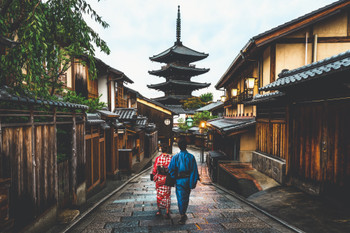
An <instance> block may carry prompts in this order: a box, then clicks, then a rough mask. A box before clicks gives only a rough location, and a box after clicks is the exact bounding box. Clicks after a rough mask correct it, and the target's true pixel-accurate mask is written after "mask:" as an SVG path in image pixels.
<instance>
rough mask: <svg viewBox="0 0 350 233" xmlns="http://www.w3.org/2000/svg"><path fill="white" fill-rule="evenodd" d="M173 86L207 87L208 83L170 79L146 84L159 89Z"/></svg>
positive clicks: (187, 87) (193, 88)
mask: <svg viewBox="0 0 350 233" xmlns="http://www.w3.org/2000/svg"><path fill="white" fill-rule="evenodd" d="M174 86H177V87H181V88H186V89H192V90H196V89H202V88H205V87H209V86H210V83H197V82H191V81H185V80H173V79H171V80H169V81H167V82H163V83H158V84H151V85H147V87H148V88H152V89H159V90H163V89H168V88H169V87H174Z"/></svg>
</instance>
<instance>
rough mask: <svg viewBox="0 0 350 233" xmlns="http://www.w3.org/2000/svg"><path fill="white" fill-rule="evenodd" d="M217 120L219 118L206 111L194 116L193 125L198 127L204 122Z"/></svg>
mask: <svg viewBox="0 0 350 233" xmlns="http://www.w3.org/2000/svg"><path fill="white" fill-rule="evenodd" d="M214 118H217V116H211V115H210V112H208V111H204V112H196V113H195V114H194V116H193V125H195V126H198V127H199V124H200V123H201V122H202V121H207V120H210V119H214Z"/></svg>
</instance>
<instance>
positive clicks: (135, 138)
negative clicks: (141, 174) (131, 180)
mask: <svg viewBox="0 0 350 233" xmlns="http://www.w3.org/2000/svg"><path fill="white" fill-rule="evenodd" d="M115 113H116V114H117V115H119V118H118V120H119V121H120V122H122V123H123V124H124V125H125V135H126V138H125V139H126V140H125V141H124V145H121V148H120V149H118V150H119V169H120V170H121V171H124V172H131V169H132V166H133V165H135V164H136V163H138V162H141V161H142V160H143V159H144V156H145V154H144V142H145V133H146V131H145V129H146V126H147V123H148V119H147V117H143V116H140V115H138V113H137V109H135V108H117V109H116V110H115Z"/></svg>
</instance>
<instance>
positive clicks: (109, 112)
mask: <svg viewBox="0 0 350 233" xmlns="http://www.w3.org/2000/svg"><path fill="white" fill-rule="evenodd" d="M97 112H99V113H100V114H101V115H102V116H105V117H110V118H117V117H119V115H118V114H115V113H114V112H111V111H108V110H97Z"/></svg>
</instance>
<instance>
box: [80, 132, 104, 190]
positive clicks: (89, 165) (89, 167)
mask: <svg viewBox="0 0 350 233" xmlns="http://www.w3.org/2000/svg"><path fill="white" fill-rule="evenodd" d="M85 141H86V188H87V190H88V192H90V191H91V190H92V189H94V188H95V187H96V186H98V185H104V182H105V181H106V153H105V149H106V147H105V132H104V131H103V130H102V129H100V127H99V125H92V126H91V125H89V126H87V130H86V135H85Z"/></svg>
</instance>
